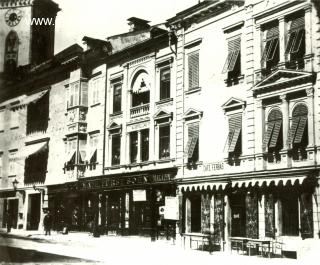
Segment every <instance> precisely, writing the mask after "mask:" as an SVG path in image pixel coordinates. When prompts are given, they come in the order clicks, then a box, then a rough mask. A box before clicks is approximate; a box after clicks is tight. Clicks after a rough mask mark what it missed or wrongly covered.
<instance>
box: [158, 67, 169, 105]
mask: <svg viewBox="0 0 320 265" xmlns="http://www.w3.org/2000/svg"><path fill="white" fill-rule="evenodd" d="M165 71H168V72H169V78H166V79H165V80H162V75H163V73H164V72H165ZM159 76H160V78H159V79H160V80H159V81H160V82H159V100H160V101H161V100H165V99H169V98H170V97H171V67H170V66H165V67H162V68H160V74H159ZM164 83H165V84H166V85H164ZM167 83H169V85H168V84H167ZM164 91H165V92H164ZM164 94H165V95H164Z"/></svg>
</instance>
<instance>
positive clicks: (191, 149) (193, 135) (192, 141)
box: [186, 123, 199, 162]
mask: <svg viewBox="0 0 320 265" xmlns="http://www.w3.org/2000/svg"><path fill="white" fill-rule="evenodd" d="M186 153H187V155H188V162H197V161H198V160H199V124H198V123H193V124H189V125H188V142H187V147H186Z"/></svg>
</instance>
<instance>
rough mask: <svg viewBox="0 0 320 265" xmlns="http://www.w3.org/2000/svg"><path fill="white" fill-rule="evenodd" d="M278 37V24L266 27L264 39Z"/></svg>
mask: <svg viewBox="0 0 320 265" xmlns="http://www.w3.org/2000/svg"><path fill="white" fill-rule="evenodd" d="M275 38H279V27H278V25H276V26H273V27H270V28H268V29H267V34H266V39H267V40H268V39H275Z"/></svg>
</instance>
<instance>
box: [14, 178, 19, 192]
mask: <svg viewBox="0 0 320 265" xmlns="http://www.w3.org/2000/svg"><path fill="white" fill-rule="evenodd" d="M18 183H19V181H17V179H14V181H12V186H13V190H14V191H16V190H17V186H18Z"/></svg>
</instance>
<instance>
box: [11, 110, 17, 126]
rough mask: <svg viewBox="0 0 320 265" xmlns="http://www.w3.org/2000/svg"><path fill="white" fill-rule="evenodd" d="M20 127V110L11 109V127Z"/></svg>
mask: <svg viewBox="0 0 320 265" xmlns="http://www.w3.org/2000/svg"><path fill="white" fill-rule="evenodd" d="M18 127H19V111H18V110H11V111H10V128H11V129H13V128H18Z"/></svg>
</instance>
